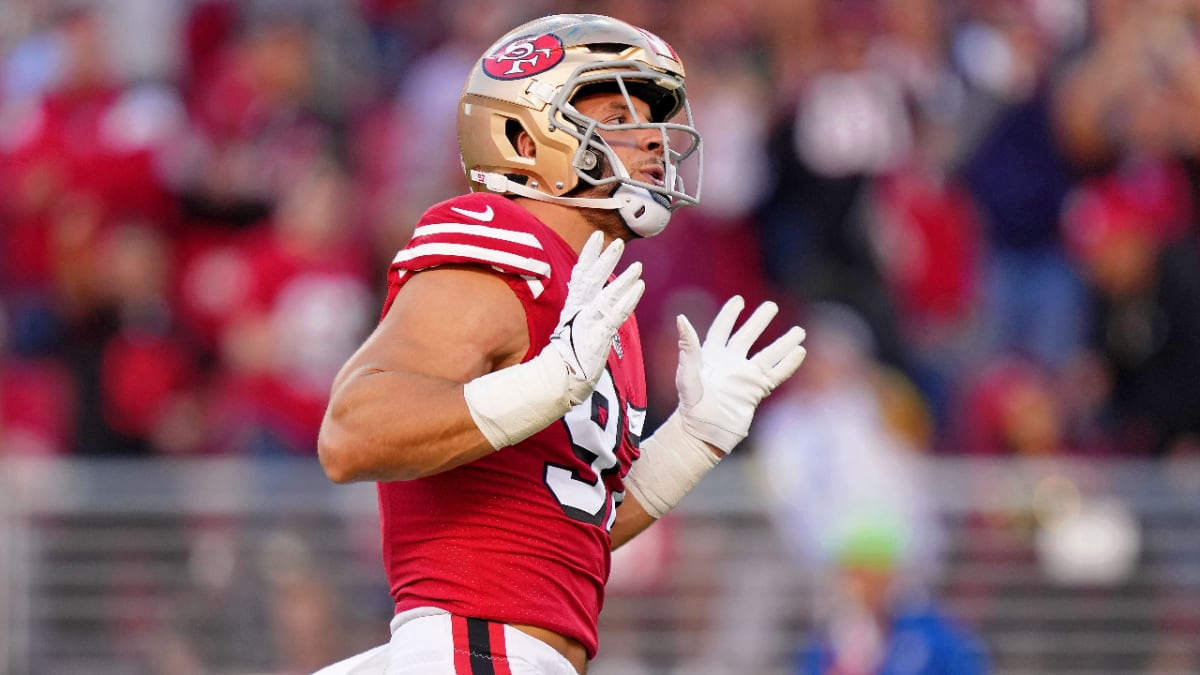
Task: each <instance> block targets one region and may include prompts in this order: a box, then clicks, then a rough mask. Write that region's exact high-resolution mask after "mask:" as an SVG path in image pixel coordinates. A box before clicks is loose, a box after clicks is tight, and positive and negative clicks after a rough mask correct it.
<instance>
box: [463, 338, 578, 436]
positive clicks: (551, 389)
mask: <svg viewBox="0 0 1200 675" xmlns="http://www.w3.org/2000/svg"><path fill="white" fill-rule="evenodd" d="M463 396H464V397H465V398H466V399H467V409H468V410H470V411H471V418H472V419H474V420H475V426H477V427H479V430H480V431H481V432H483V435H484V436H486V437H487V439H488V441H490V442H491V444H492V447H493V448H495V449H497V450H499V449H500V448H503V447H506V446H509V445H512V444H513V443H517V442H519V441H523V440H525V439H526V438H529V437H530V436H532V435H534V434H536V433H537V432H539V431H541V430H542V429H545V428H546V427H547V426H549V425H550V423H551V422H553V421H554V420H556V419H558V418H560V417H562V416H563V415H565V414H567V411H568V410H570V409H571V397H570V395H569V384H568V370H567V364H565V363H563V361H562V359H561V358H558V357H557V355H556V354H555V353H553V352H549V351H543V352H542V353H541V354H538V355H537V356H535V357H533V358H532V359H530V360H528V361H526V362H525V363H520V364H517V365H515V366H509V367H508V368H501V369H500V370H497V371H495V372H492V373H488V374H487V375H482V376H480V377H477V378H475V379H474V380H471V381H470V382H468V383H467V384H466V386H464V387H463Z"/></svg>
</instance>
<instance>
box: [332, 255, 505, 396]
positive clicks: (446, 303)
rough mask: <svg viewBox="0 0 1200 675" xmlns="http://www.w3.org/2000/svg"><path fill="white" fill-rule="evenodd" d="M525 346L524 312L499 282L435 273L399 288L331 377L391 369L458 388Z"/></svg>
mask: <svg viewBox="0 0 1200 675" xmlns="http://www.w3.org/2000/svg"><path fill="white" fill-rule="evenodd" d="M528 348H529V333H528V328H527V324H526V321H525V312H524V309H523V307H522V305H521V301H520V299H518V298H517V296H516V294H515V293H514V292H513V290H512V289H511V288H510V287H509V286H508V283H507V282H506V281H505V280H504V279H503V278H502V277H500V276H499V275H497V274H493V273H491V272H488V271H485V270H481V269H475V268H469V267H446V268H438V269H434V270H429V271H425V272H421V273H418V274H416V275H415V276H414V277H413V278H412V279H410V280H409V281H408V283H407V284H405V286H404V288H402V289H401V290H400V292H399V293H398V294H397V295H396V298H395V301H394V302H393V303H392V306H391V308H390V309H389V311H388V313H387V314H386V315H385V316H384V317H383V319H382V320H381V321H380V323H379V325H378V326H377V327H376V329H375V331H374V332H373V333H372V334H371V336H370V337H369V338H368V339H367V340H366V341H365V342H364V343H363V345H362V347H360V348H359V350H358V351H357V352H356V353H355V354H354V355H353V356H352V357H351V358H350V360H349V361H348V362H347V363H346V366H345V367H344V368H343V373H342V374H341V375H340V376H339V378H344V377H347V376H350V375H351V374H353V373H355V372H361V371H364V370H366V371H391V372H406V373H412V374H414V375H420V376H424V377H430V378H434V379H442V380H447V381H450V382H456V383H459V384H462V383H466V382H469V381H470V380H472V379H474V378H476V377H479V376H480V375H484V374H486V373H489V372H491V371H493V370H497V369H499V368H503V367H505V366H508V365H512V364H513V363H519V362H520V361H521V360H522V359H523V358H524V355H525V352H526V351H527V350H528Z"/></svg>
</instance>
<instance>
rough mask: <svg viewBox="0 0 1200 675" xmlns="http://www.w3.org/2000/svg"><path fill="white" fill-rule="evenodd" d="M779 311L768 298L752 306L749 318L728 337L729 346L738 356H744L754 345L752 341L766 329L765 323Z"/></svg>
mask: <svg viewBox="0 0 1200 675" xmlns="http://www.w3.org/2000/svg"><path fill="white" fill-rule="evenodd" d="M778 313H779V305H776V304H775V303H774V302H771V301H770V300H768V301H766V302H764V303H763V304H761V305H759V306H758V307H755V308H754V312H753V313H752V314H750V318H748V319H746V322H745V323H743V324H742V326H741V328H738V330H737V332H736V333H734V334H733V337H731V338H729V348H730V349H731V350H733V351H734V352H736V353H737V354H738V355H740V356H745V355H746V353H747V352H749V351H750V347H751V346H753V345H754V341H755V340H757V339H758V338H759V336H761V335H762V334H763V331H764V330H766V329H767V324H769V323H771V319H773V318H775V315H776V314H778Z"/></svg>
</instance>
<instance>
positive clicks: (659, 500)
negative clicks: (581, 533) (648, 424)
mask: <svg viewBox="0 0 1200 675" xmlns="http://www.w3.org/2000/svg"><path fill="white" fill-rule="evenodd" d="M719 461H721V456H719V455H717V454H716V453H715V452H713V451H712V449H711V448H709V446H708V444H707V443H705V442H704V441H702V440H700V439H698V438H696V437H695V436H692V435H691V434H689V433H688V432H687V431H686V430H684V428H683V419H682V418H681V417H680V415H679V412H675V413H674V414H672V415H671V416H670V417H668V418H667V421H666V422H664V423H663V425H662V426H661V427H659V429H658V430H657V431H655V432H654V435H652V436H651V437H650V438H647V439H646V440H645V441H642V456H641V457H639V458H638V460H637V461H636V462H634V463H633V467H632V468H631V469H629V473H628V474H626V476H625V490H626V491H627V492H629V494H631V495H633V496H634V497H635V498H637V500H638V503H639V504H641V505H642V508H644V509H646V513H649V514H650V515H651V516H654V517H655V518H661V517H663V515H664V514H666V512H667V511H670V510H671V509H673V508H675V505H676V504H678V503H679V502H680V500H682V499H683V496H684V495H686V494H687V493H688V492H691V490H692V488H694V487H696V484H697V483H699V482H700V479H701V478H703V477H704V474H706V473H708V472H709V471H711V470H712V468H713V467H714V466H716V465H717V462H719Z"/></svg>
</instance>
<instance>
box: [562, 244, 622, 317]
mask: <svg viewBox="0 0 1200 675" xmlns="http://www.w3.org/2000/svg"><path fill="white" fill-rule="evenodd" d="M603 245H604V235H602V234H600V233H599V232H593V233H592V236H590V237H588V240H587V243H586V244H584V245H583V250H582V251H580V253H579V262H577V263H576V264H575V269H573V270H572V271H571V282H570V285H569V296H570V301H571V302H570V303H569V304H577V305H583V304H584V303H586V302H587V301H588V300H590V299H591V298H592V297H594V296H595V295H596V293H598V292H599V291H600V289H601V288H603V287H604V283H605V282H606V281H608V278H609V277H610V276H612V272H613V269H614V268H616V266H617V262H618V261H619V260H620V259H621V253H622V252H623V251H624V250H625V242H623V241H621V240H620V239H618V240H616V241H614V242H613V243H612V244H610V245H609V246H608V248H606V249H604V250H603V251H601V250H600V247H601V246H603Z"/></svg>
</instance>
